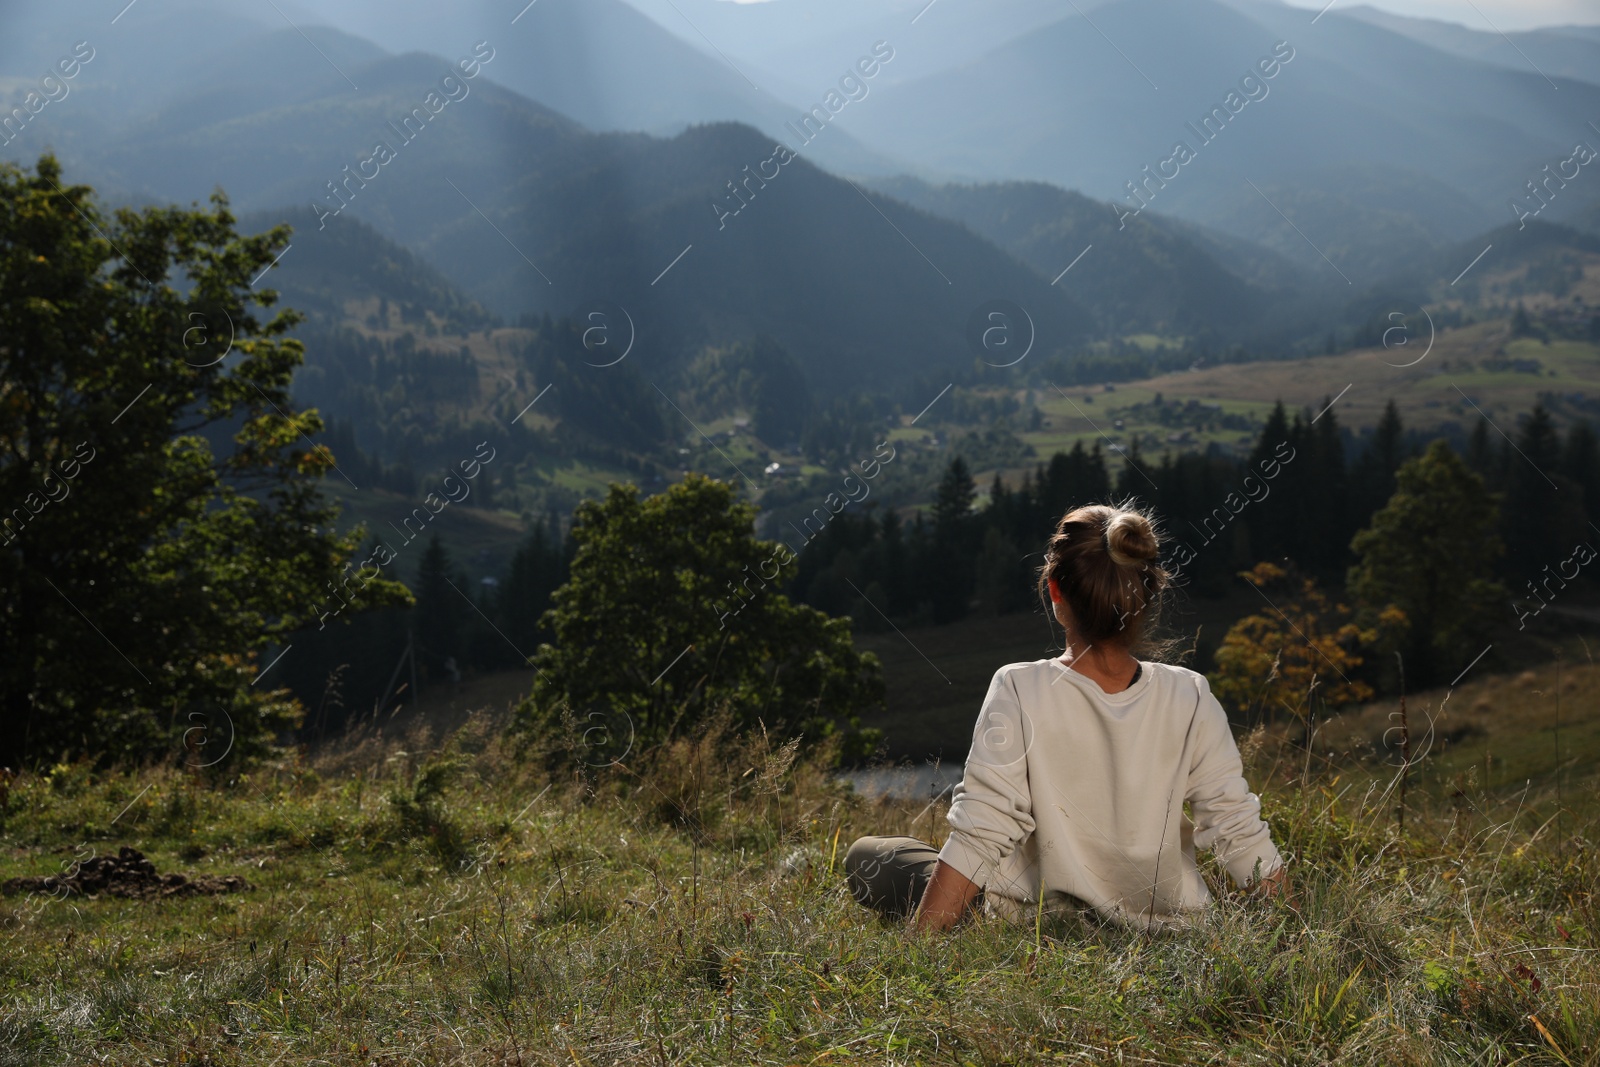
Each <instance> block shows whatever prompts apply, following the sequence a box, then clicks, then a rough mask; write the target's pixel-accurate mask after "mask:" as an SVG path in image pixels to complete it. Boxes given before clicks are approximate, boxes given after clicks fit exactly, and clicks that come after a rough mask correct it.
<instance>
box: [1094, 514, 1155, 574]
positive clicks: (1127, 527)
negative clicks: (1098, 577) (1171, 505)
mask: <svg viewBox="0 0 1600 1067" xmlns="http://www.w3.org/2000/svg"><path fill="white" fill-rule="evenodd" d="M1160 550H1161V549H1160V546H1159V545H1158V544H1157V542H1156V531H1155V528H1154V527H1153V526H1151V525H1150V520H1149V519H1147V518H1145V517H1144V516H1143V515H1141V514H1139V512H1137V511H1121V510H1119V511H1118V512H1117V513H1116V514H1115V515H1113V516H1111V519H1110V521H1108V522H1107V523H1106V552H1107V554H1109V555H1110V556H1111V562H1113V563H1115V564H1117V565H1118V566H1122V567H1135V566H1138V565H1140V564H1142V563H1144V562H1146V561H1147V560H1152V559H1155V558H1156V555H1157V554H1158V553H1159V552H1160Z"/></svg>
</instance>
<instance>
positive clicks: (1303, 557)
mask: <svg viewBox="0 0 1600 1067" xmlns="http://www.w3.org/2000/svg"><path fill="white" fill-rule="evenodd" d="M1356 443H1357V439H1354V438H1352V437H1351V436H1350V435H1348V434H1346V433H1344V432H1342V431H1341V428H1340V426H1339V422H1338V418H1337V415H1336V413H1335V412H1334V411H1332V410H1328V411H1326V412H1324V413H1323V414H1321V415H1320V416H1313V415H1312V413H1311V412H1310V411H1309V410H1304V411H1300V412H1296V413H1294V414H1292V415H1291V414H1290V413H1289V412H1288V411H1286V410H1285V408H1284V407H1283V406H1282V405H1281V404H1280V405H1279V406H1278V407H1277V408H1276V409H1275V410H1274V411H1273V413H1272V415H1271V417H1270V418H1269V419H1268V420H1267V423H1266V425H1265V426H1264V427H1263V429H1262V431H1261V434H1260V436H1259V438H1258V439H1257V441H1256V443H1255V445H1254V447H1253V448H1252V449H1251V451H1250V453H1249V455H1248V456H1247V457H1245V458H1243V459H1234V458H1231V457H1227V456H1221V455H1216V454H1214V453H1213V454H1206V453H1193V452H1191V453H1180V454H1173V453H1166V454H1163V455H1161V456H1160V457H1159V458H1158V459H1153V460H1152V459H1151V458H1148V457H1146V456H1144V455H1141V454H1140V453H1139V451H1138V449H1137V447H1136V446H1135V447H1134V448H1133V449H1132V450H1130V453H1129V454H1128V455H1127V457H1126V462H1125V463H1124V464H1123V465H1122V467H1121V469H1120V470H1118V471H1117V473H1116V475H1115V476H1114V477H1113V476H1112V474H1111V472H1110V470H1109V467H1108V464H1107V462H1106V459H1107V457H1106V455H1105V453H1104V452H1103V451H1102V450H1101V449H1100V447H1099V446H1098V445H1096V446H1095V447H1093V448H1089V449H1086V448H1084V447H1083V446H1082V444H1081V443H1080V444H1078V445H1075V446H1074V447H1073V449H1072V450H1071V451H1070V452H1058V453H1057V454H1056V455H1055V456H1053V457H1052V458H1051V459H1050V460H1049V462H1047V463H1042V464H1040V465H1039V466H1038V468H1037V469H1036V470H1034V471H1032V472H1030V473H1027V474H1024V475H1023V477H1022V478H1021V480H1020V482H1018V483H1017V484H1015V485H1008V484H1006V483H1005V482H1004V481H1002V480H1001V479H1000V478H998V477H997V478H996V479H995V480H994V482H993V484H992V485H991V486H990V488H989V494H988V498H987V500H986V501H985V502H984V503H983V504H982V506H981V507H977V508H974V502H975V501H976V500H977V499H978V487H977V486H976V484H975V483H974V481H973V478H972V475H971V472H970V471H969V470H968V468H967V465H966V463H965V461H964V460H963V459H962V458H961V457H960V456H957V457H956V458H954V459H953V460H951V462H950V464H949V465H948V467H947V468H946V469H945V472H944V476H943V478H942V479H941V481H940V483H939V487H938V491H937V493H936V494H935V498H934V501H933V504H932V507H931V508H929V509H928V510H927V511H926V512H925V513H919V514H917V515H916V516H914V517H913V518H911V519H910V520H909V521H908V520H906V519H904V518H902V517H901V516H900V515H898V514H896V513H894V512H893V511H884V512H883V513H881V514H879V513H877V512H876V511H875V510H874V509H873V508H872V507H871V506H870V505H869V506H868V507H866V508H864V509H862V510H861V511H860V512H855V513H852V512H846V513H844V514H842V515H840V516H838V517H837V518H836V519H834V521H833V522H831V523H830V524H829V525H828V527H827V529H826V530H825V531H824V533H823V534H822V535H821V536H819V537H817V538H816V539H815V540H814V541H812V542H811V543H810V544H808V545H807V546H806V549H805V551H804V552H803V553H802V554H801V557H800V570H799V574H798V576H797V578H796V579H795V582H794V585H793V588H792V590H791V592H792V594H793V595H794V596H796V597H797V598H798V599H800V600H801V601H803V602H805V603H808V604H811V605H812V606H814V607H817V608H820V609H822V610H824V611H828V612H830V613H836V614H849V615H852V616H854V617H855V618H856V619H857V620H858V621H861V622H870V620H871V619H872V618H875V617H876V613H875V612H874V611H873V610H872V609H871V608H869V607H867V606H866V605H864V604H863V603H862V597H861V595H860V594H858V593H857V592H856V589H859V590H860V591H861V593H864V594H866V598H867V599H870V600H871V601H872V603H873V604H874V605H876V606H877V607H878V608H879V609H881V610H882V611H883V612H885V613H886V614H887V615H888V616H889V617H890V618H891V619H894V620H895V622H896V623H897V624H899V625H917V624H922V623H935V624H939V623H948V622H954V621H956V620H958V619H961V618H963V617H965V616H968V615H970V614H975V613H976V614H979V615H994V614H1002V613H1006V612H1013V611H1025V610H1032V609H1033V608H1035V607H1036V606H1037V600H1036V597H1035V596H1034V593H1033V576H1034V575H1035V574H1036V573H1037V568H1038V567H1039V565H1040V564H1041V563H1042V562H1043V560H1042V556H1041V551H1042V548H1043V545H1044V543H1045V541H1046V539H1047V538H1048V537H1049V535H1050V533H1051V532H1052V530H1053V528H1054V525H1055V522H1056V520H1058V519H1059V518H1060V517H1061V515H1062V514H1063V513H1065V511H1066V510H1067V509H1068V508H1069V507H1072V506H1075V505H1078V504H1084V503H1093V502H1098V501H1104V500H1108V499H1112V498H1115V499H1119V500H1124V499H1133V500H1135V501H1137V502H1139V503H1141V504H1144V505H1148V506H1150V507H1152V508H1153V509H1154V510H1155V511H1156V512H1157V514H1158V515H1159V516H1160V518H1161V525H1162V527H1163V530H1164V532H1165V534H1166V536H1167V537H1168V538H1169V539H1170V540H1169V551H1168V554H1167V559H1168V564H1169V567H1170V566H1172V564H1173V562H1174V549H1176V548H1177V546H1179V545H1184V546H1187V547H1188V548H1189V549H1190V550H1192V551H1191V552H1189V553H1182V552H1179V553H1176V555H1177V560H1176V562H1178V563H1181V564H1183V565H1182V566H1181V567H1179V568H1178V569H1179V570H1180V572H1181V578H1182V580H1183V581H1184V582H1185V583H1186V585H1187V587H1188V589H1189V591H1190V592H1191V593H1193V594H1196V595H1202V596H1205V595H1217V594H1220V593H1221V592H1222V591H1223V590H1224V589H1225V588H1226V587H1227V585H1228V583H1230V582H1232V581H1234V580H1235V577H1236V575H1237V573H1238V572H1239V571H1242V570H1245V569H1248V568H1249V567H1251V566H1253V565H1254V564H1255V563H1257V562H1260V561H1274V562H1279V563H1283V562H1290V563H1293V564H1294V565H1295V566H1296V567H1297V568H1298V569H1299V570H1300V571H1301V572H1302V573H1305V574H1307V575H1309V576H1312V577H1314V578H1316V579H1317V580H1319V581H1320V582H1322V583H1324V584H1327V585H1330V586H1333V587H1342V585H1343V583H1344V579H1345V574H1346V571H1347V569H1348V568H1349V567H1350V565H1351V564H1352V563H1353V562H1355V558H1354V556H1353V554H1352V550H1351V547H1350V544H1351V540H1352V538H1353V537H1354V536H1355V534H1356V533H1357V531H1359V530H1361V529H1362V528H1364V527H1365V526H1367V525H1368V523H1369V522H1370V521H1371V519H1372V517H1373V515H1374V513H1375V512H1377V511H1378V509H1379V508H1381V507H1383V506H1384V504H1385V503H1386V502H1387V501H1388V500H1389V499H1390V497H1391V495H1392V494H1393V493H1394V491H1395V472H1396V471H1397V470H1398V469H1399V467H1400V465H1401V464H1402V463H1404V462H1405V461H1406V460H1407V459H1409V458H1411V457H1413V456H1415V455H1418V454H1420V453H1421V451H1422V449H1423V446H1424V445H1425V444H1426V439H1425V438H1424V437H1422V436H1421V435H1417V434H1414V433H1408V432H1407V431H1406V428H1405V426H1404V425H1403V423H1402V420H1401V418H1400V415H1399V412H1398V411H1397V409H1396V408H1395V406H1394V404H1393V403H1390V404H1389V405H1388V406H1387V407H1386V408H1385V410H1384V412H1383V415H1382V417H1381V418H1380V420H1379V422H1378V424H1377V426H1376V427H1375V429H1374V431H1373V432H1372V433H1371V434H1370V435H1369V436H1367V437H1366V438H1365V440H1364V441H1361V442H1360V444H1361V445H1362V446H1363V447H1360V448H1356V447H1354V445H1355V444H1356ZM1455 445H1456V447H1457V448H1458V449H1459V450H1460V451H1461V452H1462V454H1463V458H1464V459H1465V460H1466V462H1467V464H1468V466H1469V467H1471V468H1472V469H1473V470H1474V471H1475V472H1476V473H1477V474H1478V475H1479V476H1480V477H1481V479H1482V481H1483V483H1484V488H1483V496H1482V500H1481V505H1482V506H1483V507H1485V508H1496V509H1497V510H1498V513H1499V515H1500V534H1501V538H1502V540H1503V542H1504V544H1505V546H1506V552H1505V554H1504V555H1503V557H1502V558H1501V564H1500V566H1501V574H1500V575H1499V577H1501V578H1502V579H1504V580H1505V581H1506V582H1507V583H1508V584H1509V585H1510V587H1511V588H1512V589H1513V591H1516V590H1520V589H1523V588H1524V587H1525V585H1526V583H1527V582H1528V581H1529V580H1530V579H1532V578H1533V577H1535V576H1536V575H1538V574H1540V573H1541V571H1542V569H1543V568H1544V567H1545V566H1546V565H1554V564H1556V563H1558V562H1559V561H1561V560H1562V559H1564V558H1565V557H1566V556H1568V555H1569V554H1570V553H1571V550H1572V547H1573V545H1574V544H1576V543H1577V542H1578V541H1581V540H1585V539H1587V538H1588V537H1591V536H1600V535H1597V534H1596V531H1595V529H1594V528H1593V527H1592V526H1591V524H1594V525H1595V526H1600V440H1597V437H1596V434H1595V432H1594V430H1593V428H1592V427H1590V426H1589V425H1588V424H1587V423H1586V422H1578V423H1576V424H1575V425H1574V426H1573V427H1572V429H1571V430H1569V431H1568V432H1567V433H1566V434H1565V435H1563V434H1562V433H1560V431H1559V430H1558V429H1557V428H1556V426H1555V424H1554V422H1553V420H1552V419H1551V417H1550V415H1549V413H1548V412H1547V411H1546V410H1545V409H1544V408H1543V407H1542V406H1539V407H1535V408H1534V410H1533V411H1532V412H1531V413H1530V414H1529V415H1527V416H1526V417H1525V418H1523V419H1521V420H1519V424H1518V425H1517V426H1516V427H1514V428H1512V429H1511V435H1510V436H1506V435H1504V434H1502V433H1501V431H1500V430H1499V429H1497V428H1496V427H1495V426H1494V425H1493V424H1491V423H1490V422H1488V421H1487V420H1480V422H1479V423H1478V424H1477V425H1476V426H1475V428H1474V429H1473V430H1472V431H1471V433H1470V434H1468V435H1466V436H1465V437H1464V438H1463V439H1461V440H1459V441H1457V442H1455ZM1264 470H1275V472H1276V473H1275V476H1273V477H1270V478H1269V477H1267V476H1266V475H1265V474H1264V473H1263V471H1264ZM853 587H854V588H853Z"/></svg>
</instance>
